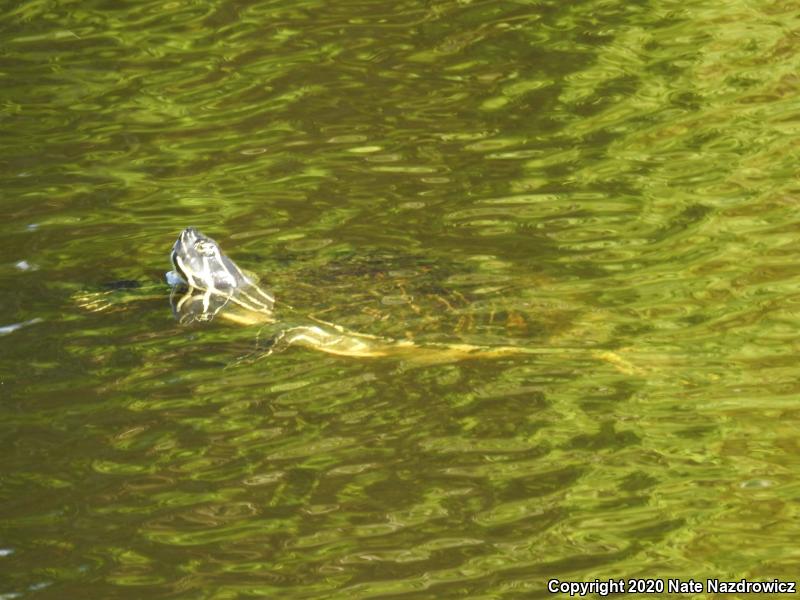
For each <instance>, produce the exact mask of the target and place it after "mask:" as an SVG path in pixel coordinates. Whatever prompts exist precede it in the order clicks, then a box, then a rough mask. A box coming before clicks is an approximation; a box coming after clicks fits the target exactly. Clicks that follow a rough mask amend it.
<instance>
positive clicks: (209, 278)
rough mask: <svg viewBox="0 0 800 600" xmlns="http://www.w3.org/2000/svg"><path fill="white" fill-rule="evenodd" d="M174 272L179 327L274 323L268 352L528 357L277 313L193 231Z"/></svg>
mask: <svg viewBox="0 0 800 600" xmlns="http://www.w3.org/2000/svg"><path fill="white" fill-rule="evenodd" d="M170 258H171V261H172V266H173V267H174V269H175V270H174V271H170V272H169V273H167V282H168V283H169V284H170V285H172V294H171V295H170V302H171V304H172V308H173V312H174V313H175V316H176V318H177V319H178V320H179V321H180V322H181V323H192V322H197V321H210V320H212V319H215V318H217V317H219V318H225V319H228V320H231V321H233V322H236V323H239V324H244V325H270V324H273V325H277V326H279V327H280V330H279V331H278V333H277V334H276V335H275V336H274V337H273V339H272V341H271V343H270V347H269V349H268V350H267V354H270V353H272V352H276V351H280V350H283V349H285V348H287V347H289V346H291V345H295V344H296V345H301V346H306V347H309V348H313V349H315V350H321V351H322V352H327V353H329V354H336V355H340V356H353V357H379V356H398V357H403V358H406V359H409V360H414V361H419V362H425V363H433V362H443V361H450V360H461V359H465V358H478V357H499V356H508V355H513V354H527V353H532V352H535V351H532V350H530V349H527V348H522V347H511V346H501V347H495V348H490V347H482V346H474V345H470V344H426V345H418V344H415V343H414V342H411V341H408V340H391V339H388V338H381V337H377V336H372V335H367V334H363V333H356V332H354V331H349V330H347V329H345V328H344V327H341V326H339V325H336V324H334V323H328V322H326V321H322V320H320V319H317V318H314V317H311V316H303V317H301V316H298V315H297V314H296V312H295V311H294V310H292V309H290V308H288V307H286V308H285V309H282V310H281V311H280V312H281V314H280V315H279V314H278V311H277V310H276V307H275V298H274V297H273V296H272V294H270V293H269V292H267V291H265V290H264V289H262V288H261V287H260V286H259V285H258V283H256V281H255V280H254V278H252V277H251V276H249V275H247V274H245V273H244V272H243V271H242V270H241V269H240V268H239V267H238V266H237V265H236V263H234V262H233V261H232V260H231V259H230V258H229V257H228V256H226V255H225V254H224V253H223V252H222V250H221V249H220V247H219V244H217V243H216V242H215V241H214V240H213V239H211V238H209V237H208V236H205V235H203V234H202V233H201V232H199V231H198V230H197V229H195V228H193V227H189V228H187V229H184V230H183V231H182V232H181V234H180V236H178V240H177V241H176V242H175V245H174V246H173V248H172V253H171V255H170Z"/></svg>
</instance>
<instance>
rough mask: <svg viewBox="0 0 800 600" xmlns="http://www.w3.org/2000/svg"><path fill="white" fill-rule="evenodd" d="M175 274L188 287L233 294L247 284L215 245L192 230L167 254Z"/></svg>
mask: <svg viewBox="0 0 800 600" xmlns="http://www.w3.org/2000/svg"><path fill="white" fill-rule="evenodd" d="M170 260H171V261H172V266H173V267H174V268H175V274H176V275H177V276H178V277H179V278H180V279H182V280H183V281H184V282H186V284H188V285H189V286H190V287H193V288H196V289H200V290H211V291H214V292H219V293H221V294H233V293H234V292H235V291H236V290H237V289H239V288H242V287H245V286H248V285H251V281H250V279H248V277H247V276H246V275H245V274H244V273H242V271H241V269H239V267H237V266H236V264H235V263H234V262H233V261H232V260H231V259H230V258H228V257H227V256H225V254H224V253H223V252H222V250H221V249H220V247H219V244H217V242H215V241H214V240H212V239H211V238H210V237H208V236H206V235H203V234H202V233H200V231H198V230H197V229H195V228H194V227H187V228H186V229H184V230H183V231H182V232H181V234H180V235H179V236H178V239H177V240H176V242H175V245H174V246H173V247H172V253H171V254H170Z"/></svg>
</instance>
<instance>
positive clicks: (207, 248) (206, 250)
mask: <svg viewBox="0 0 800 600" xmlns="http://www.w3.org/2000/svg"><path fill="white" fill-rule="evenodd" d="M194 249H195V250H197V252H199V253H200V254H202V255H203V256H214V244H210V243H208V242H204V241H198V242H195V244H194Z"/></svg>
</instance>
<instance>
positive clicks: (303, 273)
mask: <svg viewBox="0 0 800 600" xmlns="http://www.w3.org/2000/svg"><path fill="white" fill-rule="evenodd" d="M305 258H306V261H307V257H305ZM286 262H287V264H289V265H292V267H294V268H288V269H286V270H285V271H284V272H283V274H282V275H281V276H280V277H279V278H278V279H275V278H272V279H270V278H269V277H266V279H268V280H270V283H271V287H272V290H273V291H274V292H275V295H276V297H277V298H278V300H279V305H278V306H277V313H276V316H277V319H278V320H279V321H280V320H281V310H280V301H283V302H285V303H288V304H289V305H291V306H293V307H294V308H296V309H297V310H299V311H300V312H303V313H307V314H309V315H311V316H313V317H316V318H319V319H323V320H325V321H328V322H333V323H338V324H341V325H343V326H345V327H347V328H350V329H353V330H356V331H362V332H369V333H371V334H375V335H385V336H388V337H392V338H395V339H403V338H405V339H414V340H418V341H429V342H430V341H442V340H449V341H452V339H453V336H454V335H456V336H459V337H461V336H462V335H465V336H469V337H472V336H478V337H480V338H482V339H488V338H497V339H502V340H506V341H507V340H508V338H510V337H511V338H520V337H521V338H530V337H539V336H540V335H549V334H552V333H553V325H554V324H555V322H556V321H563V320H564V319H563V317H565V314H564V312H565V311H564V310H562V309H557V310H550V309H544V310H543V307H542V306H537V307H532V308H533V310H531V311H528V310H522V309H521V308H520V307H519V306H516V307H514V306H513V305H509V298H508V295H507V294H505V293H504V290H506V289H508V288H512V287H517V285H518V282H517V281H515V280H514V278H513V277H510V276H509V277H498V276H497V275H496V274H494V275H493V274H492V273H490V272H488V273H487V272H483V271H481V270H479V269H477V268H475V267H473V266H472V265H471V264H469V263H463V262H462V263H456V262H455V261H451V260H450V261H449V260H446V259H442V258H440V257H436V258H431V257H427V256H422V255H397V254H392V253H389V252H380V251H375V252H370V253H367V254H365V253H359V254H357V253H346V254H341V255H337V256H335V257H334V258H332V259H330V260H328V262H325V263H324V264H320V263H315V264H312V265H309V264H308V262H305V264H302V261H294V260H288V261H286ZM298 263H300V264H298ZM512 295H513V294H512ZM510 302H512V303H513V302H515V300H513V299H512V300H511V301H510ZM551 308H552V307H551ZM556 313H557V315H556ZM554 317H558V318H556V319H555V320H554ZM546 330H549V331H548V332H547V333H546Z"/></svg>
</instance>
